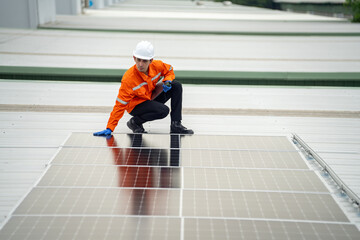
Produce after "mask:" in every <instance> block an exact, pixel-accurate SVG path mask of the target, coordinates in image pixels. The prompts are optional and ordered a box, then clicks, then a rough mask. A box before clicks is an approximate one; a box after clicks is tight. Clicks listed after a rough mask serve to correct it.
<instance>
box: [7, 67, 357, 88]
mask: <svg viewBox="0 0 360 240" xmlns="http://www.w3.org/2000/svg"><path fill="white" fill-rule="evenodd" d="M125 72H126V69H100V68H99V69H95V68H66V67H63V68H62V67H30V66H0V79H14V80H47V81H49V80H54V81H84V82H121V77H122V75H123V74H124V73H125ZM175 75H176V79H177V80H179V81H180V82H182V83H185V84H216V85H273V86H336V87H340V86H342V87H360V72H250V71H203V70H197V71H189V70H175Z"/></svg>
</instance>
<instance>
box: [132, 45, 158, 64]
mask: <svg viewBox="0 0 360 240" xmlns="http://www.w3.org/2000/svg"><path fill="white" fill-rule="evenodd" d="M133 55H134V56H135V57H136V58H140V59H144V60H150V59H153V58H154V47H153V45H152V44H151V43H150V42H148V41H141V42H139V43H138V44H137V45H136V48H135V50H134V51H133Z"/></svg>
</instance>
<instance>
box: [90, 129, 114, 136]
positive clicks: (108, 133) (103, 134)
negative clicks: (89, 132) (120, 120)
mask: <svg viewBox="0 0 360 240" xmlns="http://www.w3.org/2000/svg"><path fill="white" fill-rule="evenodd" d="M111 133H112V131H111V130H110V129H109V128H107V129H105V130H103V131H101V132H96V133H94V134H93V135H94V136H109V135H111Z"/></svg>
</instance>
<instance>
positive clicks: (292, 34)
mask: <svg viewBox="0 0 360 240" xmlns="http://www.w3.org/2000/svg"><path fill="white" fill-rule="evenodd" d="M38 29H42V30H61V31H87V32H117V33H150V34H194V35H239V36H278V37H299V36H317V37H359V36H360V32H260V31H259V32H255V31H254V32H248V31H189V30H145V29H99V28H65V27H49V26H39V27H38Z"/></svg>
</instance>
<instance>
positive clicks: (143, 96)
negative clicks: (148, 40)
mask: <svg viewBox="0 0 360 240" xmlns="http://www.w3.org/2000/svg"><path fill="white" fill-rule="evenodd" d="M160 78H163V79H162V81H163V82H164V81H167V80H170V81H172V80H174V79H175V74H174V71H173V68H172V66H171V65H169V64H166V63H163V62H162V61H160V60H153V61H152V63H150V65H149V74H148V75H146V74H144V73H142V72H139V70H138V69H137V67H136V64H135V65H134V66H132V67H131V68H130V69H129V70H127V71H126V72H125V74H124V76H123V77H122V80H121V86H120V89H119V94H118V96H117V98H116V102H115V106H114V108H113V110H112V112H111V114H110V118H109V121H108V124H107V126H106V128H109V129H111V131H114V129H115V127H116V126H117V124H118V122H119V120H120V118H121V117H122V116H123V115H124V112H125V110H126V111H127V112H129V113H130V112H131V111H132V110H133V109H134V107H135V106H136V105H138V104H140V103H142V102H145V101H146V100H151V94H152V91H153V90H154V89H155V86H156V83H157V82H158V81H159V79H160Z"/></svg>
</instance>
